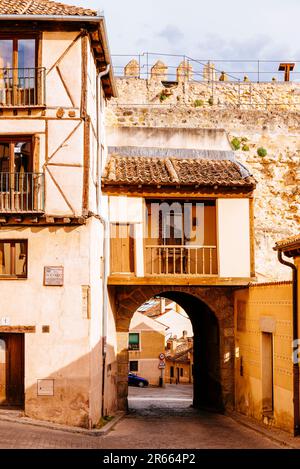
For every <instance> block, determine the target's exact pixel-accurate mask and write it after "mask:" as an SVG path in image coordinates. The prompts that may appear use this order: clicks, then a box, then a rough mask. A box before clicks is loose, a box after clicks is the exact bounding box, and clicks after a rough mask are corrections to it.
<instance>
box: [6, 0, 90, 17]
mask: <svg viewBox="0 0 300 469" xmlns="http://www.w3.org/2000/svg"><path fill="white" fill-rule="evenodd" d="M0 15H62V16H97V12H96V11H95V10H90V9H87V8H82V7H77V6H71V5H66V4H64V3H59V2H52V1H49V0H1V2H0Z"/></svg>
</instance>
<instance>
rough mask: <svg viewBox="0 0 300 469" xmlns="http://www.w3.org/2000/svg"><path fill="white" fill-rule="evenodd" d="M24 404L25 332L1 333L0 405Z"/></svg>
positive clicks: (18, 405)
mask: <svg viewBox="0 0 300 469" xmlns="http://www.w3.org/2000/svg"><path fill="white" fill-rule="evenodd" d="M23 404H24V334H0V405H6V406H13V407H14V406H16V407H20V406H23Z"/></svg>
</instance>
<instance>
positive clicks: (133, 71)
mask: <svg viewBox="0 0 300 469" xmlns="http://www.w3.org/2000/svg"><path fill="white" fill-rule="evenodd" d="M124 76H125V77H131V78H139V76H140V65H139V63H138V61H137V60H135V59H132V60H130V62H128V64H127V65H126V66H125V67H124Z"/></svg>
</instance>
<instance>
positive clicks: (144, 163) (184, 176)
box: [103, 154, 255, 189]
mask: <svg viewBox="0 0 300 469" xmlns="http://www.w3.org/2000/svg"><path fill="white" fill-rule="evenodd" d="M103 183H104V184H115V185H117V184H122V185H167V186H176V185H187V186H211V187H214V186H219V187H235V186H238V187H240V188H247V189H254V187H255V179H254V178H253V177H252V176H251V175H250V173H248V172H247V173H246V175H245V168H242V169H241V167H240V165H239V164H238V163H237V162H235V161H232V160H210V159H199V158H187V159H184V158H172V157H170V158H157V157H143V156H132V157H131V156H122V155H120V154H111V156H110V159H109V161H108V163H107V166H106V170H105V174H104V177H103Z"/></svg>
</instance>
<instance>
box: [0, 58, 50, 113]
mask: <svg viewBox="0 0 300 469" xmlns="http://www.w3.org/2000/svg"><path fill="white" fill-rule="evenodd" d="M45 78H46V73H45V68H42V67H41V68H0V108H1V107H2V108H3V107H34V106H36V107H39V106H42V107H44V106H45V102H46V96H45Z"/></svg>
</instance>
